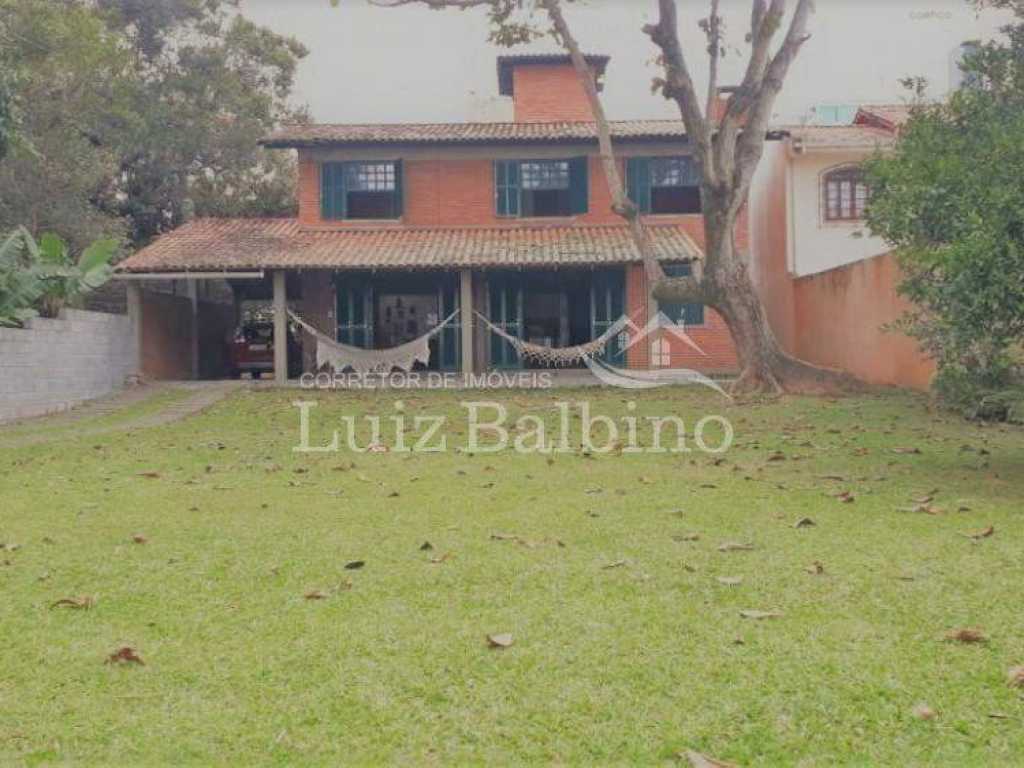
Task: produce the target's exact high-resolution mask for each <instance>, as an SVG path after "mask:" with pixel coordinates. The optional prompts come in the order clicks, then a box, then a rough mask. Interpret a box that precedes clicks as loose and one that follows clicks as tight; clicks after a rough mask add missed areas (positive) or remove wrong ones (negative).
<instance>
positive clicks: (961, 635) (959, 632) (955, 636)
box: [946, 627, 988, 644]
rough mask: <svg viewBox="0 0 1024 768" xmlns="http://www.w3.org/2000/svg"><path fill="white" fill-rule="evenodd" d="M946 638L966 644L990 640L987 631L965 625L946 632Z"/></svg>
mask: <svg viewBox="0 0 1024 768" xmlns="http://www.w3.org/2000/svg"><path fill="white" fill-rule="evenodd" d="M946 639H947V640H951V641H954V642H958V643H966V644H971V643H987V642H988V638H987V637H985V633H984V632H982V631H981V630H980V629H978V628H977V627H963V628H961V629H952V630H950V631H949V632H947V633H946Z"/></svg>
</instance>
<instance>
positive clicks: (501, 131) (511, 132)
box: [260, 120, 686, 148]
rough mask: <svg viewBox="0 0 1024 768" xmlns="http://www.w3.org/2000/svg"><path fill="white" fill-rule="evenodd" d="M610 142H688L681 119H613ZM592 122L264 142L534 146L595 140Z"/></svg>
mask: <svg viewBox="0 0 1024 768" xmlns="http://www.w3.org/2000/svg"><path fill="white" fill-rule="evenodd" d="M611 132H612V137H613V138H616V139H619V140H624V141H629V140H642V139H676V140H683V139H685V138H686V129H685V128H684V127H683V123H682V121H680V120H613V121H612V122H611ZM596 140H597V130H596V127H595V125H594V123H589V122H561V123H368V124H353V123H336V124H330V123H321V124H316V125H296V126H291V127H285V128H281V129H280V130H278V131H275V132H274V133H272V134H270V135H269V136H266V137H264V138H263V139H260V144H262V145H263V146H265V147H272V148H284V147H315V146H324V145H334V144H530V143H542V142H559V141H561V142H571V141H586V142H590V141H596Z"/></svg>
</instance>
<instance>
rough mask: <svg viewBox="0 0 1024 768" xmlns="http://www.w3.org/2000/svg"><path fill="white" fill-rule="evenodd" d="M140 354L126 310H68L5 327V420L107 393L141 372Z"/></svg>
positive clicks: (0, 406)
mask: <svg viewBox="0 0 1024 768" xmlns="http://www.w3.org/2000/svg"><path fill="white" fill-rule="evenodd" d="M137 354H138V350H137V348H136V343H135V334H134V331H133V328H132V322H131V320H130V319H129V318H128V316H127V315H110V314H106V313H103V312H85V311H82V310H75V309H66V310H64V311H63V312H62V313H61V317H60V318H59V319H53V320H51V319H46V318H36V319H34V320H31V321H29V322H28V323H27V327H25V328H0V422H2V421H8V420H11V419H19V418H27V417H30V416H39V415H42V414H45V413H52V412H55V411H62V410H66V409H68V408H71V407H72V406H75V405H78V404H79V403H81V402H83V401H85V400H89V399H92V398H94V397H100V396H102V395H106V394H108V393H110V392H112V391H114V390H115V389H118V388H120V387H121V386H123V385H124V383H125V378H126V377H128V376H130V375H131V374H133V373H135V372H136V371H137V369H138V360H137Z"/></svg>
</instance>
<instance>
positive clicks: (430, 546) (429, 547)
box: [420, 541, 434, 552]
mask: <svg viewBox="0 0 1024 768" xmlns="http://www.w3.org/2000/svg"><path fill="white" fill-rule="evenodd" d="M433 548H434V545H433V544H431V543H430V542H429V541H424V542H423V543H422V544H420V552H429V551H430V550H432V549H433Z"/></svg>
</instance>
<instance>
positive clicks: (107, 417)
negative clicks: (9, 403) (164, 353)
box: [0, 387, 190, 447]
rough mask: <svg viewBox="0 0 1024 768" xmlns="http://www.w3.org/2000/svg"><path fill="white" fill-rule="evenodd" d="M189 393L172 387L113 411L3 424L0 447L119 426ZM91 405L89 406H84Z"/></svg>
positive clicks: (74, 413)
mask: <svg viewBox="0 0 1024 768" xmlns="http://www.w3.org/2000/svg"><path fill="white" fill-rule="evenodd" d="M189 394H190V391H189V390H188V389H185V388H182V387H170V388H167V389H161V390H157V391H156V392H154V394H153V395H151V396H149V397H147V398H145V399H143V400H139V401H138V402H134V403H131V404H129V405H126V406H124V407H121V408H118V409H116V410H113V411H109V412H108V411H95V412H94V411H91V410H86V411H84V412H82V413H78V412H77V409H73V410H71V411H65V412H63V413H59V414H56V415H54V416H51V417H46V418H36V419H28V420H25V421H19V422H16V423H14V424H10V425H8V426H2V427H0V447H2V446H3V445H4V444H7V443H11V444H13V443H20V442H24V441H26V440H32V439H33V438H36V437H46V438H47V439H49V438H51V437H68V438H74V437H75V435H76V434H78V433H82V432H94V431H101V430H110V429H117V428H118V427H121V426H124V425H128V424H130V423H131V422H134V421H136V420H138V419H142V418H145V417H147V416H151V415H153V414H155V413H159V412H160V411H161V410H163V409H164V408H166V407H167V406H169V405H174V404H175V403H178V402H181V401H182V400H184V399H185V398H187V397H188V396H189ZM84 407H86V408H87V407H88V406H84Z"/></svg>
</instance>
